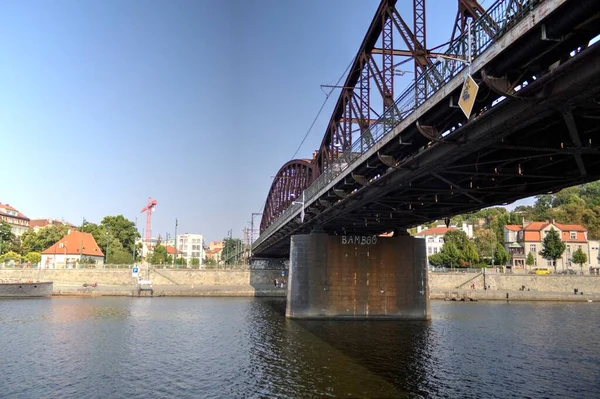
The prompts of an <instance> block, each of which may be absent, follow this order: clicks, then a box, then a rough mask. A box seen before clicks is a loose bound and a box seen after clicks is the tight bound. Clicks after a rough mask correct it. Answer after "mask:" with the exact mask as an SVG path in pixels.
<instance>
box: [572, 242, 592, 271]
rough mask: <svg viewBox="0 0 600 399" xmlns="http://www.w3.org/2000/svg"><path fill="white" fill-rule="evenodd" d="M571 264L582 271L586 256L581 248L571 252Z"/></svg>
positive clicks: (586, 259)
mask: <svg viewBox="0 0 600 399" xmlns="http://www.w3.org/2000/svg"><path fill="white" fill-rule="evenodd" d="M571 261H572V262H573V263H576V264H578V265H579V267H580V268H581V271H583V264H584V263H585V262H587V261H588V258H587V254H586V253H585V252H583V250H582V249H581V248H577V250H576V251H575V252H573V257H572V258H571Z"/></svg>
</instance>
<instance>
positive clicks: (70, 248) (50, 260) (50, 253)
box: [41, 231, 104, 269]
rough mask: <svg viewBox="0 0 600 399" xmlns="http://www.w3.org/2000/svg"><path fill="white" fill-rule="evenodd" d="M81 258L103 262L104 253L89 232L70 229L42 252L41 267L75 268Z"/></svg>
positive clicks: (98, 262)
mask: <svg viewBox="0 0 600 399" xmlns="http://www.w3.org/2000/svg"><path fill="white" fill-rule="evenodd" d="M82 258H87V259H91V260H93V261H94V262H96V264H103V263H104V253H103V252H102V250H100V247H99V246H98V244H97V243H96V240H94V236H92V235H91V234H90V233H82V232H80V231H70V232H69V234H67V235H66V236H64V237H63V238H61V239H60V240H59V241H58V242H57V243H55V244H54V245H52V246H50V248H47V249H46V250H44V251H43V252H42V260H41V265H42V268H48V269H62V268H75V267H77V264H79V263H80V262H81V260H82Z"/></svg>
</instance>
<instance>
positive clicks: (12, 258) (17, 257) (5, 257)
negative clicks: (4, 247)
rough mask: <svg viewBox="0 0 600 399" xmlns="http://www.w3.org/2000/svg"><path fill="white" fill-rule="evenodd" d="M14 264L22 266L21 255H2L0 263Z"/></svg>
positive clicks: (10, 252) (14, 253)
mask: <svg viewBox="0 0 600 399" xmlns="http://www.w3.org/2000/svg"><path fill="white" fill-rule="evenodd" d="M11 261H12V262H14V263H15V264H17V265H18V264H20V263H21V255H20V254H18V253H16V252H13V251H8V252H6V253H5V254H2V255H0V263H5V262H11Z"/></svg>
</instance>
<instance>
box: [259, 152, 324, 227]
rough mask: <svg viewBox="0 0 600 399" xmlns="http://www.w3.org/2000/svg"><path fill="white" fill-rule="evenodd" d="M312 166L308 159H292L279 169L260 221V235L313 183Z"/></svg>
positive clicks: (299, 199)
mask: <svg viewBox="0 0 600 399" xmlns="http://www.w3.org/2000/svg"><path fill="white" fill-rule="evenodd" d="M312 174H313V165H312V162H311V161H310V160H308V159H294V160H291V161H289V162H288V163H286V164H285V165H283V166H282V167H281V169H279V172H277V175H275V177H274V179H273V183H272V184H271V189H270V190H269V195H268V196H267V202H266V203H265V208H264V210H263V216H262V219H261V221H260V232H261V233H262V232H263V231H264V230H265V229H266V228H267V227H268V226H269V225H270V224H271V223H273V222H274V221H275V220H276V219H277V218H278V217H279V216H280V215H281V214H282V213H283V211H285V210H286V209H287V208H288V207H289V206H290V205H291V204H292V202H294V201H296V200H298V201H301V200H302V199H301V198H300V197H301V196H302V191H304V190H305V189H306V188H307V187H308V186H310V184H311V183H312V182H313V178H312V177H313V176H312Z"/></svg>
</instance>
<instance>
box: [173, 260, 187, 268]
mask: <svg viewBox="0 0 600 399" xmlns="http://www.w3.org/2000/svg"><path fill="white" fill-rule="evenodd" d="M175 264H176V265H179V266H187V260H186V259H185V258H177V259H175Z"/></svg>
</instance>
